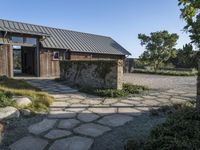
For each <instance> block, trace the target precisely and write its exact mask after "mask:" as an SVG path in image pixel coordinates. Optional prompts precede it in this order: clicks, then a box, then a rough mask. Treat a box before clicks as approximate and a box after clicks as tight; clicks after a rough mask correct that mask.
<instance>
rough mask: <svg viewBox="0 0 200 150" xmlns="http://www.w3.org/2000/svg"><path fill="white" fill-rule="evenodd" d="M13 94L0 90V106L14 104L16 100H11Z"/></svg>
mask: <svg viewBox="0 0 200 150" xmlns="http://www.w3.org/2000/svg"><path fill="white" fill-rule="evenodd" d="M11 95H12V94H11V93H10V92H5V93H3V92H0V107H6V106H13V105H14V102H13V101H12V100H11V97H12V96H11Z"/></svg>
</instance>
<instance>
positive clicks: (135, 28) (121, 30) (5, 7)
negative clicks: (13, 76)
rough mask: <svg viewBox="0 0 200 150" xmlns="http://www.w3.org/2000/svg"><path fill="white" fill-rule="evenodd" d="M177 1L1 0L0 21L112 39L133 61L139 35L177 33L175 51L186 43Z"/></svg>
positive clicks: (137, 49) (138, 49) (186, 39)
mask: <svg viewBox="0 0 200 150" xmlns="http://www.w3.org/2000/svg"><path fill="white" fill-rule="evenodd" d="M177 3H178V0H1V13H0V18H1V19H7V20H14V21H20V22H26V23H33V24H38V25H45V26H50V27H57V28H63V29H69V30H75V31H81V32H87V33H93V34H99V35H105V36H110V37H112V38H113V39H114V40H115V41H117V42H118V43H119V44H120V45H122V46H123V47H124V48H125V49H127V50H128V51H129V52H130V53H131V54H132V56H130V57H134V58H137V57H139V56H140V55H141V54H142V53H143V52H144V50H145V48H144V47H142V46H141V45H140V41H139V39H138V37H137V36H138V34H139V33H144V34H147V35H148V34H150V33H151V32H156V31H162V30H167V31H169V32H170V33H177V34H178V35H179V40H178V42H177V46H176V47H177V48H182V46H183V45H184V44H186V43H189V42H190V39H189V37H188V35H187V34H186V33H185V32H184V31H183V27H184V25H185V21H184V20H182V19H181V18H180V10H179V7H178V5H177Z"/></svg>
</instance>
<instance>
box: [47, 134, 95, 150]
mask: <svg viewBox="0 0 200 150" xmlns="http://www.w3.org/2000/svg"><path fill="white" fill-rule="evenodd" d="M93 142H94V140H93V139H90V138H86V137H80V136H73V137H70V138H66V139H61V140H57V141H55V142H54V143H53V145H52V146H51V147H50V148H49V150H88V149H89V148H90V147H91V145H92V143H93Z"/></svg>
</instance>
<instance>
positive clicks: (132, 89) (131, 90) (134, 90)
mask: <svg viewBox="0 0 200 150" xmlns="http://www.w3.org/2000/svg"><path fill="white" fill-rule="evenodd" d="M76 87H77V88H79V91H81V92H85V93H88V94H93V95H97V96H101V97H113V98H114V97H125V96H128V95H129V94H138V93H140V92H142V91H144V90H147V89H148V88H146V87H144V86H139V85H132V84H123V89H122V90H117V89H97V88H96V89H95V88H91V87H84V88H83V87H82V88H81V87H79V86H76Z"/></svg>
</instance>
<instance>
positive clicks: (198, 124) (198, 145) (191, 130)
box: [144, 108, 200, 150]
mask: <svg viewBox="0 0 200 150" xmlns="http://www.w3.org/2000/svg"><path fill="white" fill-rule="evenodd" d="M199 139H200V114H199V113H198V112H197V111H196V110H195V109H194V108H185V109H182V110H179V111H177V112H176V113H174V114H171V115H170V116H169V117H168V118H167V120H166V122H165V123H163V124H161V125H159V126H157V127H156V128H155V129H153V130H152V132H151V134H150V137H149V139H148V141H147V142H146V143H145V146H144V149H145V150H198V149H200V140H199Z"/></svg>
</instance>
